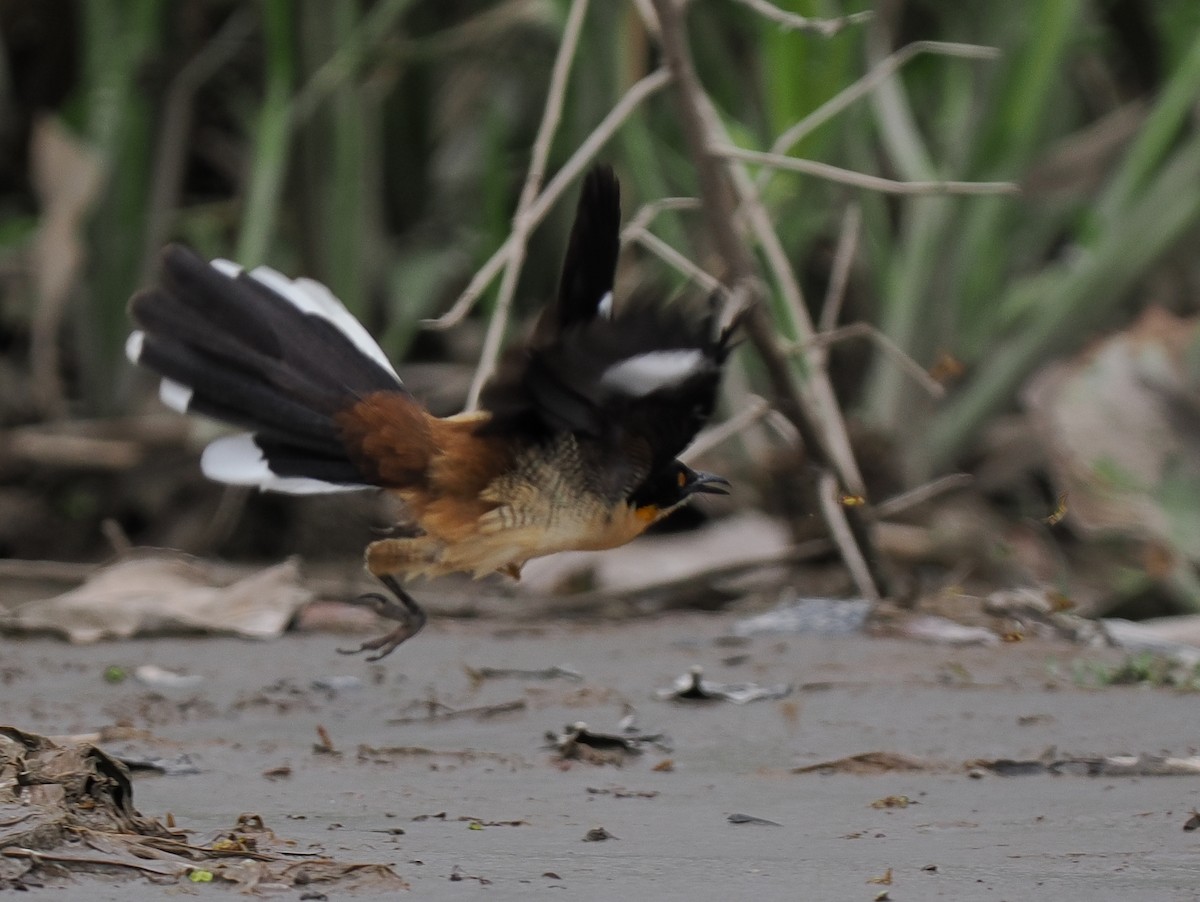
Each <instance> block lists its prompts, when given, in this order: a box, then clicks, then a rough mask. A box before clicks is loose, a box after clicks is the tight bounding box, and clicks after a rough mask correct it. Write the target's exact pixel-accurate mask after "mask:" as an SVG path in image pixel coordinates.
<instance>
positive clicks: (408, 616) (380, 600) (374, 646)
mask: <svg viewBox="0 0 1200 902" xmlns="http://www.w3.org/2000/svg"><path fill="white" fill-rule="evenodd" d="M379 581H380V582H382V583H383V584H384V585H385V586H387V587H388V589H390V590H391V592H392V593H393V594H394V595H395V596H396V597H395V598H388V597H387V596H386V595H382V594H380V593H379V592H368V593H366V594H365V595H359V596H358V597H357V598H354V599H352V600H351V601H350V604H360V605H364V606H366V607H369V608H371V609H372V610H374V611H375V613H376V614H378V615H379V616H380V617H386V618H388V619H389V620H397V621H399V622H400V626H398V627H396V628H395V629H394V630H392V631H391V632H390V633H387V634H386V635H383V636H380V637H378V638H377V639H368V640H367V641H366V642H363V643H362V644H361V645H359V646H358V648H339V649H338V652H339V653H341V654H343V655H357V654H360V653H362V652H365V651H370V652H375V654H373V655H369V656H368V657H367V660H368V661H378V660H379V659H380V658H386V657H387V656H388V655H390V654H391V653H392V652H394V651H395V650H396V648H397V647H399V646H400V645H401V644H403V643H404V642H406V641H408V640H409V639H411V638H412V637H413V636H415V635H416V634H417V633H419V632H420V631H421V627H423V626H424V625H425V620H426V616H425V611H423V610H422V609H421V606H420V605H419V604H417V603H416V601H414V600H413V597H412V596H411V595H409V594H408V593H407V592H405V591H404V589H403V588H402V587H401V586H400V584H399V583H398V582H397V581H396V580H395V579H394V578H393V577H391V576H381V577H379Z"/></svg>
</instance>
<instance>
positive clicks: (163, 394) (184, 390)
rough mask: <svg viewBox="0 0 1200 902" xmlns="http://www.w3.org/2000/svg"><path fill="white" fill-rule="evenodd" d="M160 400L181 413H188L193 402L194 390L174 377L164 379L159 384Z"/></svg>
mask: <svg viewBox="0 0 1200 902" xmlns="http://www.w3.org/2000/svg"><path fill="white" fill-rule="evenodd" d="M158 400H160V401H162V402H163V404H165V405H166V406H167V407H169V408H171V409H172V410H174V411H178V412H179V413H187V412H188V405H189V404H191V403H192V390H191V389H190V388H188V387H187V386H186V385H184V384H183V383H181V382H176V381H175V380H174V379H164V380H163V381H162V382H160V383H159V384H158Z"/></svg>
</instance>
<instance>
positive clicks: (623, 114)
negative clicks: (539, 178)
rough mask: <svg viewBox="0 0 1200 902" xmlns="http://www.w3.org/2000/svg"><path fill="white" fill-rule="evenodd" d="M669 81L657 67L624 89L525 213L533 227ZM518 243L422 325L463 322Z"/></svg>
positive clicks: (506, 246)
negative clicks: (602, 118) (608, 143)
mask: <svg viewBox="0 0 1200 902" xmlns="http://www.w3.org/2000/svg"><path fill="white" fill-rule="evenodd" d="M670 80H671V74H670V73H669V72H668V71H667V70H666V69H656V70H655V71H654V72H651V73H650V74H649V75H647V76H645V77H644V78H642V79H641V80H639V81H638V82H636V83H635V84H634V85H633V86H632V87H630V89H629V90H628V91H626V92H625V94H624V96H622V97H621V99H620V100H619V101H618V102H617V104H616V106H614V107H613V108H612V110H610V111H609V114H608V115H607V116H605V117H604V120H603V121H602V122H601V123H600V124H599V125H598V126H596V128H595V129H594V130H593V131H592V133H591V134H590V135H588V136H587V138H586V139H585V140H584V142H583V143H582V144H581V145H579V148H578V149H577V150H576V151H575V153H574V154H572V155H571V158H570V159H569V160H567V162H566V163H565V164H564V165H563V167H562V169H560V170H559V171H558V173H557V174H556V175H555V176H554V178H552V179H551V180H550V182H549V184H547V185H546V187H545V189H544V190H543V191H542V193H541V194H540V195H538V199H537V200H536V201H534V203H533V204H532V205H530V207H529V210H528V211H527V214H526V215H527V217H528V219H529V223H530V228H532V227H533V226H536V225H537V224H538V223H540V222H541V221H542V220H543V219H545V218H546V214H547V213H548V212H550V209H551V208H552V207H553V206H554V204H555V202H556V201H557V200H558V199H559V198H560V197H561V196H562V194H563V192H565V191H566V189H567V186H568V185H570V184H571V182H572V181H573V180H574V179H575V178H576V177H577V176H578V175H579V174H580V173H581V172H582V171H583V170H584V169H585V168H586V167H587V165H588V164H589V163H590V162H591V161H592V158H593V157H595V155H596V154H597V153H598V152H599V150H600V148H601V147H603V146H604V143H605V142H606V141H608V139H609V138H611V137H612V136H613V133H614V132H616V130H617V129H618V128H620V127H621V126H622V125H623V124H624V122H625V120H626V119H628V118H629V117H630V116H631V115H632V114H633V112H634V111H635V110H636V109H637V108H638V106H639V105H640V104H641V103H642V101H644V100H645V99H646V98H647V97H650V96H651V95H652V94H655V93H656V92H658V91H660V90H662V89H663V88H664V87H666V85H667V83H668V82H669V81H670ZM515 244H516V242H514V241H513V237H512V236H511V235H510V236H509V237H508V238H507V239H506V240H505V242H504V243H503V244H502V245H500V247H499V248H497V249H496V252H495V253H494V254H492V256H491V257H490V258H489V259H488V261H487V263H485V264H483V266H482V267H481V268H480V270H479V271H478V272H477V273H475V275H474V277H473V278H472V279H471V281H470V284H468V285H467V287H466V289H464V290H463V293H462V294H461V295H459V297H458V300H456V301H455V302H454V305H453V306H452V307H451V308H450V309H449V310H448V311H446V312H445V313H444V314H442V315H441V316H439V317H438V318H437V319H434V320H424V321H423V324H424V325H425V326H426V327H427V328H431V329H449V328H451V327H453V326H456V325H458V323H460V322H462V320H463V319H464V318H465V317H466V315H467V314H468V313H470V312H471V308H472V307H473V306H474V305H475V302H476V301H477V300H478V299H479V296H480V295H481V294H483V292H484V290H485V289H486V288H487V287H488V285H490V284H491V282H492V280H493V279H494V278H496V276H497V275H498V274H499V272H500V270H501V269H502V268H503V267H504V266H505V264H506V263H507V262H508V258H509V256H510V255H511V254H512V253H513V249H514V247H515Z"/></svg>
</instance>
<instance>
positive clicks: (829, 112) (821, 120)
mask: <svg viewBox="0 0 1200 902" xmlns="http://www.w3.org/2000/svg"><path fill="white" fill-rule="evenodd" d="M923 53H932V54H938V55H941V56H957V57H962V58H964V59H996V58H997V57H999V55H1000V51H999V49H997V48H995V47H983V46H980V45H978V44H956V43H951V42H944V41H916V42H914V43H912V44H908V45H906V46H904V47H901V48H900V49H899V50H897V51H896V52H895V53H893V54H891V55H890V56H888V57H886V58H885V59H882V60H880V61H879V63H878V64H877V65H875V66H874V67H872V69H871V71H869V72H868V73H867V74H866V75H864V76H863V77H862V78H860V79H859V80H858V81H856V82H854V84H852V85H850V86H849V87H847V88H844V89H842V90H841V91H839V92H838V93H837V94H835V95H833V97H831V98H830V99H829V100H827V101H825V102H824V103H823V104H821V105H820V106H819V107H817V108H816V109H815V110H813V111H812V112H811V113H809V114H808V115H807V116H805V117H804V118H803V119H801V120H800V121H799V122H797V123H796V124H795V125H793V126H792V127H791V128H789V129H788V130H787V131H785V132H784V133H783V134H781V135H780V136H779V137H778V138H776V139H775V141H774V143H773V144H772V145H771V153H778V154H785V153H787V152H788V151H789V150H791V149H792V148H793V147H794V146H795V145H796V143H797V142H798V141H800V139H802V138H804V137H805V136H806V135H808V134H810V133H812V132H814V131H816V129H818V128H820V127H821V126H822V125H824V124H825V123H826V122H828V121H829V120H830V119H832V118H833V117H834V116H836V115H838V114H839V113H841V112H842V111H844V110H845V109H847V108H848V107H849V106H850V105H851V104H853V103H854V102H855V101H856V100H858V99H859V98H861V97H863V96H865V95H866V94H869V93H870V92H871V91H872V90H874V89H875V88H876V87H877V86H878V85H879V84H881V83H882V82H883V81H885V80H887V79H888V78H890V77H891V76H892V75H893V74H895V73H896V72H897V71H898V70H899V69H900V68H902V67H903V66H904V65H906V64H907V63H908V62H909V61H910V60H912V59H913V58H914V57H917V56H920V55H921V54H923ZM772 175H774V170H770V169H764V170H763V171H762V173H760V175H759V177H758V180H757V185H758V188H759V190H760V191H761V190H762V189H763V188H764V187H765V186H766V183H767V181H769V180H770V178H771V176H772Z"/></svg>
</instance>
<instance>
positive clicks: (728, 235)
mask: <svg viewBox="0 0 1200 902" xmlns="http://www.w3.org/2000/svg"><path fill="white" fill-rule="evenodd" d="M654 8H655V11H656V12H657V13H658V20H659V25H660V27H661V29H662V42H663V52H664V56H665V58H666V61H667V65H668V67H669V69H670V70H671V72H672V74H673V75H674V76H675V84H676V89H677V91H678V95H677V96H678V99H679V115H680V122H681V125H682V127H683V133H684V136H685V139H686V140H687V143H688V145H689V147H690V149H691V155H692V160H693V162H694V164H695V166H696V174H697V178H698V180H699V183H700V188H701V191H700V196H701V198H702V199H703V202H704V207H703V210H704V214H705V218H706V220H707V225H708V230H709V233H710V235H711V237H712V240H713V242H714V244H715V245H716V249H717V252H718V254H719V255H720V257H721V259H722V261H723V263H724V265H725V267H726V269H727V271H728V272H727V275H726V277H725V281H727V282H728V283H729V284H730V285H732V286H733V291H734V294H735V295H741V296H743V297H744V298H746V299H747V300H748V301H750V303H748V304H746V305H745V316H744V319H743V323H744V328H745V330H746V332H747V334H748V335H749V337H750V340H751V341H752V342H753V343H754V345H755V347H756V349H757V350H758V353H759V356H760V357H761V358H762V362H763V365H764V367H765V368H766V370H767V373H768V376H769V377H770V379H771V382H772V385H773V386H774V388H775V392H776V394H777V396H778V400H777V403H778V405H779V408H780V410H781V412H783V413H784V415H785V416H787V418H788V419H789V420H790V421H791V422H792V424H793V425H794V426H795V427H796V429H797V430H798V431H799V432H800V435H801V437H802V439H803V441H804V443H805V446H806V448H807V451H808V454H809V459H810V460H811V461H812V462H813V463H814V464H815V465H816V466H817V467H818V468H822V467H825V466H828V465H829V464H830V462H831V461H833V460H836V461H837V462H838V464H840V465H839V466H837V470H838V474H839V476H838V478H837V479H836V480H835V481H834V484H835V486H837V485H839V484H840V485H845V486H847V487H848V488H849V489H850V493H851V494H858V495H861V494H863V492H862V489H861V486H862V480H861V477H860V476H859V475H858V471H857V466H855V465H854V463H853V455H852V454H851V453H850V451H849V442H848V440H847V439H846V437H845V429H844V426H843V425H842V424H841V416H840V411H838V409H837V404H836V399H835V398H834V397H833V392H832V387H831V386H830V385H829V382H828V379H827V378H825V377H824V374H823V372H820V371H814V378H813V380H812V386H813V387H814V388H815V389H816V391H817V392H818V393H819V394H818V398H819V399H820V400H819V401H818V404H819V409H820V410H821V412H822V416H820V417H819V421H820V422H821V423H822V426H824V427H827V428H825V429H824V430H823V431H821V432H818V431H817V430H815V429H814V428H813V426H812V425H811V423H810V419H809V416H808V414H807V412H806V407H807V406H808V404H806V401H805V398H804V397H803V395H802V394H801V391H800V390H799V389H798V387H797V385H796V383H795V381H794V378H793V373H792V368H791V366H790V365H789V363H788V361H787V359H786V357H785V356H784V355H783V354H782V353H781V351H780V348H779V343H778V341H777V338H776V335H775V328H774V325H773V323H772V322H771V320H770V318H769V317H768V315H767V313H766V311H765V310H764V309H763V307H762V305H761V304H760V303H757V300H758V298H759V297H760V294H761V288H760V283H759V281H758V277H757V275H756V273H757V268H756V266H755V262H754V258H753V256H752V254H751V252H750V248H749V247H748V245H747V244H746V242H745V241H744V240H743V239H742V237H741V236H740V235H739V234H738V233H737V231H736V230H735V227H734V223H735V222H736V217H737V208H738V197H737V195H735V194H734V185H736V187H737V190H738V193H739V194H741V201H742V204H741V205H742V208H743V209H745V210H747V212H748V215H749V217H750V219H751V223H752V228H754V229H755V233H756V235H757V236H758V237H760V240H761V239H762V238H766V242H765V243H764V250H765V251H766V252H767V254H768V256H769V257H770V256H771V255H772V254H773V255H774V256H775V261H774V262H773V263H772V264H771V266H772V269H773V270H774V271H775V273H776V275H777V276H779V277H780V278H781V283H780V284H781V285H785V284H786V285H789V286H790V287H789V290H790V291H791V292H792V294H793V301H797V300H801V301H802V298H801V297H800V294H799V286H798V285H797V284H796V283H795V277H794V274H792V273H791V269H790V266H789V265H788V264H787V256H786V254H785V253H784V252H783V248H782V246H781V244H780V242H779V240H778V236H777V235H776V234H775V231H774V228H773V226H772V225H771V223H770V217H769V216H768V215H767V214H766V210H765V208H764V207H763V205H762V203H761V202H760V201H759V200H758V197H757V192H756V191H755V189H754V185H753V182H752V181H751V180H750V178H749V176H748V175H747V174H746V173H745V171H744V170H742V169H741V167H737V169H734V168H728V169H727V168H726V167H725V166H723V165H722V162H721V160H720V159H719V158H718V157H717V156H716V155H714V153H713V152H712V149H711V148H712V147H713V146H714V145H716V144H729V143H730V142H729V141H728V139H727V136H726V135H725V134H724V128H723V127H722V126H721V124H720V120H719V117H717V115H716V113H715V111H714V110H713V109H712V104H711V102H710V101H709V100H708V98H707V95H705V94H704V91H703V88H702V87H701V86H700V82H699V79H698V77H697V76H696V72H695V69H694V68H693V66H692V60H691V54H690V51H689V48H688V45H687V40H686V36H685V35H686V33H685V29H684V23H683V7H682V5H681V4H680V3H679V2H678V0H654ZM738 170H741V171H740V172H739V171H738ZM731 182H733V184H731ZM764 220H765V221H764ZM772 238H773V240H772ZM797 306H798V307H799V309H798V310H795V311H793V315H794V316H796V317H797V318H798V322H799V323H801V324H803V325H805V326H807V329H806V332H805V334H803V335H802V336H801V337H802V339H803V340H807V339H808V338H810V337H811V335H812V325H811V323H810V322H808V318H807V314H806V313H805V312H804V311H803V305H802V303H801V304H798V305H797ZM822 386H823V388H821V387H822ZM831 423H833V424H835V425H833V426H832V428H828V427H829V426H830V424H831ZM830 435H833V436H834V437H835V442H836V443H837V445H838V446H840V447H839V448H838V450H837V451H834V452H832V453H830V452H829V451H828V448H829V447H830V444H831V443H830V442H829V441H828V440H827V438H828V436H830ZM838 508H839V514H838V517H837V519H838V522H837V523H836V524H835V523H834V522H832V521H831V522H830V531H831V533H832V535H833V537H834V540H835V541H836V542H838V547H839V550H840V551H841V553H842V556H843V559H844V560H845V561H846V563H847V566H848V567H849V568H850V572H851V574H852V576H853V577H854V579H855V582H856V584H857V585H858V587H859V592H860V593H861V594H862V595H863V597H865V598H878V597H880V595H881V594H882V593H883V592H886V583H885V580H884V574H883V570H882V566H881V564H880V562H879V561H878V559H877V557H876V554H875V546H874V541H873V538H872V536H871V534H870V532H869V530H868V528H867V518H866V517H865V516H864V515H863V509H862V508H853V509H850V510H846V509H843V508H841V505H840V504H839V505H838Z"/></svg>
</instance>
